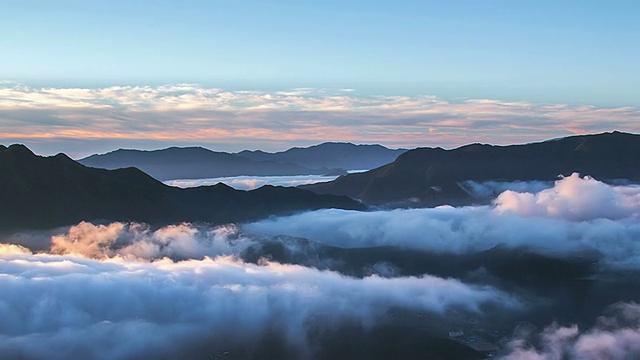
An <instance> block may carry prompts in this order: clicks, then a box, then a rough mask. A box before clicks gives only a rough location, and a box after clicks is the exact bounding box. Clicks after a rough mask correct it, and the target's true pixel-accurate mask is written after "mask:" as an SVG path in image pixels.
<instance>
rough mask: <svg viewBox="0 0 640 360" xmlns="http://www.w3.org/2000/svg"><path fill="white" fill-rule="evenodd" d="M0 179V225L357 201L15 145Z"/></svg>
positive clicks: (227, 214)
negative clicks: (213, 181) (193, 182)
mask: <svg viewBox="0 0 640 360" xmlns="http://www.w3.org/2000/svg"><path fill="white" fill-rule="evenodd" d="M0 184H2V186H1V187H0V204H1V207H0V229H27V228H45V227H54V226H61V225H68V224H74V223H77V222H79V221H82V220H89V221H91V220H105V221H115V220H118V221H143V222H148V223H151V224H163V223H170V222H179V221H191V222H199V221H203V222H213V223H226V222H235V221H243V220H250V219H257V218H260V217H264V216H269V215H271V214H283V213H291V212H296V211H301V210H308V209H319V208H330V207H336V208H344V209H362V208H363V205H362V204H360V203H358V202H356V201H354V200H351V199H349V198H347V197H342V196H333V195H331V196H324V195H317V194H314V193H312V192H309V191H305V190H301V189H296V188H283V187H273V186H264V187H261V188H259V189H256V190H252V191H239V190H234V189H232V188H230V187H228V186H226V185H222V184H218V185H215V186H202V187H197V188H190V189H180V188H174V187H170V186H167V185H164V184H163V183H161V182H159V181H157V180H155V179H153V178H152V177H151V176H149V175H147V174H145V173H144V172H142V171H140V170H138V169H136V168H124V169H118V170H105V169H95V168H90V167H86V166H83V165H81V164H79V163H77V162H75V161H73V160H72V159H70V158H69V157H67V156H66V155H64V154H58V155H55V156H51V157H41V156H37V155H35V154H33V153H32V152H31V151H30V150H29V149H28V148H27V147H25V146H23V145H11V146H10V147H8V148H7V147H4V146H2V147H1V148H0Z"/></svg>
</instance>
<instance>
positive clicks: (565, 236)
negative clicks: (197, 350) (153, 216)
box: [244, 174, 640, 269]
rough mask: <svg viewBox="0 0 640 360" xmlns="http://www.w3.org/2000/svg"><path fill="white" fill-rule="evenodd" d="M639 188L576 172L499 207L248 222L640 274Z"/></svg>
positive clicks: (277, 229) (268, 228)
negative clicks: (590, 258)
mask: <svg viewBox="0 0 640 360" xmlns="http://www.w3.org/2000/svg"><path fill="white" fill-rule="evenodd" d="M639 194H640V187H637V186H611V185H607V184H604V183H602V182H599V181H597V180H595V179H592V178H590V177H584V178H581V177H579V176H578V175H577V174H574V175H572V176H570V177H567V178H564V179H560V180H558V181H557V182H556V183H555V185H554V187H553V188H551V189H546V190H542V191H540V192H538V193H535V194H532V193H526V192H524V193H518V192H515V191H506V192H503V193H502V194H501V195H499V196H498V198H497V200H496V202H495V205H492V206H474V207H463V208H453V207H449V206H444V207H439V208H429V209H396V210H391V211H371V212H357V211H343V210H335V209H332V210H319V211H315V212H308V213H302V214H297V215H293V216H288V217H276V218H269V219H264V220H261V221H257V222H253V223H250V224H246V225H244V229H245V230H246V231H248V232H251V233H254V234H261V235H267V236H276V235H280V234H282V235H288V236H294V237H302V238H308V239H311V240H313V241H317V242H320V243H323V244H328V245H332V246H337V247H344V248H358V247H378V246H398V247H405V248H411V249H417V250H423V251H430V252H438V253H455V254H464V253H472V252H477V251H484V250H487V249H490V248H492V247H495V246H506V247H508V248H519V247H527V248H530V249H533V250H534V251H536V252H539V253H543V254H551V255H558V256H568V255H576V254H587V253H591V254H596V253H597V254H600V256H601V257H602V265H603V266H610V267H614V268H634V269H640V243H638V241H637V239H638V238H640V222H639V221H638V212H639V211H640V202H639V201H638V199H639Z"/></svg>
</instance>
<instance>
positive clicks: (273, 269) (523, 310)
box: [0, 174, 640, 359]
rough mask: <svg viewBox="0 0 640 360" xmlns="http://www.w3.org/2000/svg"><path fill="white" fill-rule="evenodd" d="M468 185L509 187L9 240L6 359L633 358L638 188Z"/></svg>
mask: <svg viewBox="0 0 640 360" xmlns="http://www.w3.org/2000/svg"><path fill="white" fill-rule="evenodd" d="M468 185H469V184H468ZM469 186H471V187H470V188H474V189H476V190H474V191H477V192H479V193H483V194H486V193H488V192H487V191H494V190H486V191H485V190H482V189H483V187H484V188H487V189H498V188H500V189H507V190H504V191H502V192H501V193H500V194H499V195H497V196H495V199H494V201H493V202H492V203H491V205H487V206H469V207H460V208H454V207H450V206H443V207H438V208H430V209H395V210H377V211H368V212H358V211H344V210H335V209H327V210H319V211H312V212H304V213H299V214H295V215H291V216H285V217H271V218H267V219H263V220H260V221H256V222H252V223H246V224H226V225H210V224H204V223H198V224H195V223H180V224H169V225H166V226H161V227H151V226H149V225H146V224H141V223H134V222H130V223H125V222H115V223H104V224H98V223H89V222H81V223H79V224H76V225H74V226H71V227H67V228H61V229H55V230H49V231H43V232H29V233H18V234H10V235H9V236H6V237H4V238H3V239H0V242H5V243H6V244H2V245H0V287H1V288H2V292H1V293H0V319H2V321H0V354H2V355H3V356H6V357H8V358H27V359H30V358H35V359H39V358H52V359H57V358H59V359H65V358H98V359H100V358H103V359H113V358H123V359H130V358H140V357H154V358H176V357H183V358H184V357H195V358H205V359H206V358H216V357H217V358H224V357H228V358H261V357H271V358H302V359H304V358H314V359H321V358H327V359H328V358H341V357H342V358H353V357H368V358H384V357H389V356H394V354H396V353H395V352H394V351H400V349H404V350H406V349H414V350H415V349H422V347H424V346H427V345H424V344H431V345H429V346H432V347H438V346H440V347H442V348H443V349H445V350H442V351H443V352H440V353H437V354H445V355H437V354H436V353H433V352H428V351H427V352H417V350H416V351H414V352H410V353H406V354H405V358H421V357H423V358H424V357H429V356H436V355H437V356H444V357H445V358H447V356H449V355H450V356H453V357H451V358H455V356H462V355H461V354H462V353H460V352H457V351H461V350H460V347H462V348H463V349H467V350H468V351H471V353H470V354H471V355H469V357H466V358H477V357H474V356H480V357H481V356H482V355H479V353H477V352H475V350H471V348H472V347H473V346H472V344H473V342H469V341H467V340H466V338H462V339H461V340H460V339H457V340H455V341H454V340H450V339H448V341H449V342H448V343H445V344H444V345H443V344H440V343H438V344H436V343H433V342H430V341H432V340H433V339H443V338H445V339H446V338H448V333H449V331H451V330H456V329H464V330H465V332H466V333H467V334H476V335H473V336H480V337H481V338H482V339H483V341H488V342H491V344H495V346H496V348H497V349H498V350H496V352H495V354H496V355H497V356H501V357H503V358H506V359H561V358H569V359H574V358H575V359H600V358H611V359H626V358H633V357H637V356H638V355H639V354H640V348H639V347H638V346H637V345H636V344H638V342H639V341H640V335H638V334H640V330H639V329H640V322H639V320H640V310H639V309H640V306H639V305H637V302H638V301H639V300H640V283H639V282H638V281H637V279H638V275H640V242H639V241H638V239H640V221H639V214H640V212H639V211H640V187H638V186H635V185H628V184H627V185H608V184H605V183H603V182H600V181H598V180H596V179H592V178H590V177H580V176H579V175H578V174H573V175H571V176H569V177H566V178H562V179H559V180H558V181H556V182H555V183H553V184H546V183H520V184H515V185H514V184H510V185H509V184H471V185H469ZM478 189H480V190H478ZM482 191H484V192H482ZM10 243H13V244H10ZM16 244H22V245H24V246H20V245H16ZM385 329H387V330H385ZM478 329H482V330H478ZM380 334H383V335H380ZM477 334H480V335H477ZM487 334H493V335H490V336H489V335H487ZM495 334H498V335H495ZM465 336H471V335H465ZM391 338H393V340H388V342H385V341H384V339H391ZM434 344H436V345H434ZM421 346H422V347H421ZM381 347H382V348H381ZM330 349H340V350H339V351H338V350H335V351H338V352H339V353H338V354H336V352H330V351H329V350H330ZM366 349H371V350H370V351H371V352H368V353H367V352H366V351H367V350H366ZM430 349H431V348H430ZM328 351H329V352H328ZM385 351H387V352H385ZM425 351H426V350H425ZM429 351H431V350H429ZM434 351H435V350H434ZM434 354H435V355H434ZM447 354H449V355H447ZM451 354H458V355H455V356H454V355H451ZM474 354H475V355H474Z"/></svg>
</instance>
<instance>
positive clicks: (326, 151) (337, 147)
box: [236, 142, 407, 170]
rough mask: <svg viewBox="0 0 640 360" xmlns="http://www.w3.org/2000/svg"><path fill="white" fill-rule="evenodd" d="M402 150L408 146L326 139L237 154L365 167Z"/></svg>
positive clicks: (328, 165)
mask: <svg viewBox="0 0 640 360" xmlns="http://www.w3.org/2000/svg"><path fill="white" fill-rule="evenodd" d="M405 151H407V150H406V149H395V150H394V149H388V148H386V147H384V146H381V145H355V144H351V143H334V142H326V143H322V144H319V145H314V146H310V147H306V148H299V147H294V148H291V149H289V150H287V151H282V152H277V153H267V152H264V151H260V150H257V151H248V150H245V151H241V152H239V153H237V154H236V155H238V156H244V157H246V158H248V159H251V160H257V161H275V162H280V163H287V162H289V163H294V164H298V165H301V166H306V167H311V168H316V167H326V168H342V169H347V170H365V169H373V168H376V167H378V166H381V165H384V164H388V163H390V162H392V161H394V160H395V159H396V158H397V157H398V155H400V154H402V153H404V152H405Z"/></svg>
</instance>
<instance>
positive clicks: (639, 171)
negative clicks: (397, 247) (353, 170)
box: [301, 132, 640, 206]
mask: <svg viewBox="0 0 640 360" xmlns="http://www.w3.org/2000/svg"><path fill="white" fill-rule="evenodd" d="M573 172H579V173H581V174H582V175H591V176H593V177H595V178H597V179H600V180H608V179H629V180H640V135H634V134H627V133H620V132H613V133H603V134H596V135H584V136H572V137H567V138H563V139H559V140H553V141H546V142H540V143H532V144H524V145H511V146H492V145H483V144H470V145H466V146H462V147H460V148H457V149H453V150H444V149H441V148H418V149H415V150H411V151H408V152H406V153H404V154H402V155H400V156H399V157H398V159H397V160H396V161H394V162H393V163H390V164H388V165H385V166H382V167H379V168H377V169H373V170H371V171H368V172H365V173H359V174H350V175H347V176H341V177H340V178H338V179H336V180H334V181H331V182H327V183H318V184H312V185H305V186H301V188H304V189H308V190H312V191H314V192H317V193H319V194H339V195H347V196H350V197H353V198H357V199H361V200H363V201H364V202H366V203H369V204H378V205H380V204H389V203H395V204H396V205H408V204H413V205H415V206H436V205H442V204H453V205H455V204H469V203H471V202H473V201H474V199H473V198H471V196H470V195H469V194H468V193H467V192H466V191H464V190H463V189H462V188H461V187H460V186H459V183H460V182H463V181H466V180H474V181H488V180H495V181H516V180H522V181H525V180H543V181H551V180H555V179H557V176H558V175H571V173H573Z"/></svg>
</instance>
